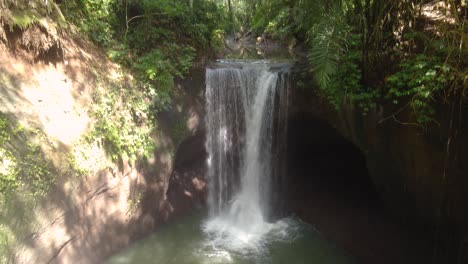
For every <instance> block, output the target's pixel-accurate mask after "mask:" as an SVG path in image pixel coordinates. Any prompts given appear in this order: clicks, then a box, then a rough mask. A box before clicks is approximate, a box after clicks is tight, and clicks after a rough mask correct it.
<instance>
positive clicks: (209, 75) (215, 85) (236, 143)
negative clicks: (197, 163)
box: [204, 61, 294, 252]
mask: <svg viewBox="0 0 468 264" xmlns="http://www.w3.org/2000/svg"><path fill="white" fill-rule="evenodd" d="M219 65H220V66H218V68H215V69H207V72H206V100H207V105H206V123H207V131H208V132H207V134H208V136H207V141H206V148H207V150H208V153H209V158H208V180H209V182H210V186H209V199H208V205H209V210H210V212H209V213H210V214H209V216H210V218H209V219H208V221H207V222H206V223H205V225H204V230H205V232H207V233H208V234H209V237H210V241H209V243H212V245H213V246H214V247H220V248H228V249H229V250H236V251H246V252H249V251H252V250H253V251H261V250H262V248H263V246H264V244H265V243H267V242H268V241H269V240H271V239H281V240H284V239H290V238H289V234H290V233H294V232H289V231H288V229H289V228H292V227H291V226H290V225H288V224H287V223H288V221H285V220H280V221H276V222H270V221H268V220H269V219H271V218H272V212H273V209H275V208H274V207H275V206H279V205H277V204H272V203H273V201H274V199H273V198H274V193H273V192H272V190H273V187H274V185H275V184H278V177H276V176H277V174H278V173H277V170H278V169H279V166H277V165H278V164H277V163H276V162H275V161H277V160H275V159H274V158H273V157H274V156H275V157H276V156H278V155H273V151H275V150H278V149H279V148H278V147H277V146H278V145H280V144H281V142H283V141H284V140H283V139H282V138H281V137H283V136H285V133H284V131H285V128H284V126H285V125H284V122H283V121H284V120H283V119H284V113H286V108H287V90H286V89H287V85H286V83H287V81H285V78H286V73H285V72H282V71H272V70H271V69H270V68H271V65H270V64H269V63H268V62H264V61H262V62H260V63H259V62H256V63H252V62H242V63H239V62H237V63H236V64H234V65H233V64H230V63H224V64H223V63H220V64H219ZM224 65H225V66H224ZM223 66H224V67H223ZM280 126H282V127H280ZM274 139H276V142H277V143H276V144H274ZM275 175H276V176H275Z"/></svg>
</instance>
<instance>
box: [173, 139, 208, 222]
mask: <svg viewBox="0 0 468 264" xmlns="http://www.w3.org/2000/svg"><path fill="white" fill-rule="evenodd" d="M207 155H208V154H207V152H206V150H205V132H204V131H198V132H197V133H195V134H194V135H193V136H190V137H188V138H186V139H185V140H183V141H182V142H181V144H180V146H179V148H178V149H177V153H176V156H175V161H174V170H173V172H172V174H171V177H170V179H169V187H168V190H167V201H168V202H169V204H170V205H171V207H172V209H173V215H176V216H177V215H182V214H185V213H188V212H190V211H191V210H193V209H195V208H200V207H203V206H204V205H205V203H206V197H207V189H208V186H207V182H206V179H205V174H206V158H207Z"/></svg>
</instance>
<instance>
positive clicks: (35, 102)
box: [0, 55, 90, 145]
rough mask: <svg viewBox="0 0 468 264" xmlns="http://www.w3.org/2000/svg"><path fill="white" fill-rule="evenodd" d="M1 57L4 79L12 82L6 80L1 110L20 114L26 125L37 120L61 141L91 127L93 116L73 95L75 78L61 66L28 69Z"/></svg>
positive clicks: (69, 141) (68, 141)
mask: <svg viewBox="0 0 468 264" xmlns="http://www.w3.org/2000/svg"><path fill="white" fill-rule="evenodd" d="M2 59H3V60H2V61H3V63H1V64H0V68H1V69H2V71H3V72H4V74H5V75H4V77H2V78H9V79H10V80H11V81H10V82H6V83H4V86H3V88H2V90H1V91H0V93H1V101H2V105H3V106H2V107H1V108H0V110H2V111H6V112H9V113H12V114H14V115H15V116H18V117H20V119H19V120H20V122H23V123H24V124H23V125H27V124H26V123H25V122H26V120H27V122H31V120H34V122H36V126H39V127H42V128H43V130H44V132H45V133H46V134H47V135H49V136H52V137H53V138H56V140H58V141H59V142H60V143H62V144H65V145H71V144H73V143H74V142H75V141H77V140H78V139H79V137H80V136H81V135H82V134H83V133H84V132H85V131H86V129H87V128H88V127H89V123H90V119H89V117H88V115H87V108H86V107H85V106H84V105H82V104H81V103H80V101H79V100H78V99H77V98H74V96H73V92H72V91H73V89H74V86H73V85H74V83H73V81H72V80H70V79H69V77H68V76H67V75H65V73H64V72H63V71H61V70H60V67H59V68H56V67H53V66H51V65H49V66H41V65H37V66H35V67H32V66H30V67H28V69H26V68H25V66H26V65H25V64H24V63H23V64H22V63H21V62H19V61H17V60H16V59H14V58H11V57H7V56H6V55H3V56H2ZM5 62H8V63H5ZM10 63H11V64H10ZM10 65H11V66H10ZM10 74H11V75H10Z"/></svg>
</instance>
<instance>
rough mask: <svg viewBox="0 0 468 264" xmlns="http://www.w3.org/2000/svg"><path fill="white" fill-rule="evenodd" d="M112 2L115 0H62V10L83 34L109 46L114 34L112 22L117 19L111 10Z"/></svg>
mask: <svg viewBox="0 0 468 264" xmlns="http://www.w3.org/2000/svg"><path fill="white" fill-rule="evenodd" d="M114 2H115V0H70V1H64V3H63V4H62V10H63V12H64V14H65V16H66V17H67V18H68V19H69V20H70V22H72V23H73V24H75V25H77V26H78V28H79V29H80V31H81V32H82V33H83V34H86V35H88V36H89V37H90V38H91V39H92V40H93V41H94V42H96V43H98V44H100V45H102V46H109V45H110V44H111V40H112V39H113V35H114V34H115V31H114V27H113V24H114V23H115V21H116V19H117V18H116V17H115V12H114V10H113V6H114Z"/></svg>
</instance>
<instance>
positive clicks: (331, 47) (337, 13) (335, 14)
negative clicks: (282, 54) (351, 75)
mask: <svg viewBox="0 0 468 264" xmlns="http://www.w3.org/2000/svg"><path fill="white" fill-rule="evenodd" d="M323 14H324V15H322V17H321V18H320V20H319V23H318V24H316V26H314V27H313V28H312V29H311V31H310V32H309V34H310V35H311V44H312V47H311V49H310V52H309V54H308V60H309V63H310V65H311V66H312V71H313V73H314V78H315V80H316V81H317V83H318V85H319V86H320V88H321V89H327V87H328V86H329V84H330V80H331V78H332V77H333V76H334V74H335V73H336V71H337V69H338V65H339V61H340V57H341V55H342V54H343V53H344V52H345V50H346V45H347V42H346V35H347V34H348V32H349V30H350V28H349V26H348V24H347V23H346V21H345V20H344V19H343V14H342V11H341V9H339V8H338V7H335V8H332V9H331V10H330V11H329V12H324V13H323Z"/></svg>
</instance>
